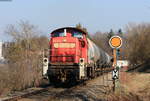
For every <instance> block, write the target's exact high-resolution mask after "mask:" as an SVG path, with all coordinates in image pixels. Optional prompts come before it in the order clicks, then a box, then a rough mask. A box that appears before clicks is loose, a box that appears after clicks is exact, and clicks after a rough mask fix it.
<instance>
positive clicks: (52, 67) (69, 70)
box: [48, 27, 88, 82]
mask: <svg viewBox="0 0 150 101" xmlns="http://www.w3.org/2000/svg"><path fill="white" fill-rule="evenodd" d="M49 44H50V57H49V67H48V75H49V78H50V81H53V80H52V78H56V79H60V80H61V81H63V82H66V80H68V79H70V78H71V79H72V78H73V79H75V80H79V79H81V78H84V77H85V76H86V73H85V64H86V63H87V61H88V60H87V44H88V43H87V39H86V33H85V32H84V31H82V30H80V29H77V28H72V27H65V28H60V29H57V30H55V31H53V32H52V33H51V39H50V43H49Z"/></svg>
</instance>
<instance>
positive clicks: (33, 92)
mask: <svg viewBox="0 0 150 101" xmlns="http://www.w3.org/2000/svg"><path fill="white" fill-rule="evenodd" d="M103 73H104V74H106V73H108V72H103ZM104 74H103V75H104ZM101 76H102V75H101ZM101 76H100V77H101ZM95 79H96V78H95ZM95 79H91V80H87V81H84V82H81V83H79V84H77V85H75V86H73V87H70V88H58V87H57V88H56V87H53V86H48V87H46V88H30V89H28V90H26V91H24V92H20V93H16V94H12V95H10V96H8V97H5V98H0V101H26V100H27V99H32V100H33V101H47V100H48V99H56V98H59V97H62V95H67V94H69V93H70V92H72V91H74V90H76V89H80V88H82V87H84V86H86V85H88V84H90V83H92V82H93V81H94V80H95ZM22 99H24V100H22ZM32 100H31V101H32Z"/></svg>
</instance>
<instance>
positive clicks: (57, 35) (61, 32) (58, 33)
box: [52, 31, 65, 37]
mask: <svg viewBox="0 0 150 101" xmlns="http://www.w3.org/2000/svg"><path fill="white" fill-rule="evenodd" d="M64 36H65V32H64V31H59V32H55V33H53V34H52V37H64Z"/></svg>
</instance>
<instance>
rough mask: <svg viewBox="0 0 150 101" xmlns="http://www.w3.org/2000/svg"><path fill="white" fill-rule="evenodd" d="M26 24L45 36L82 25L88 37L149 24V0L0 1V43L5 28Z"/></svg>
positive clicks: (3, 36)
mask: <svg viewBox="0 0 150 101" xmlns="http://www.w3.org/2000/svg"><path fill="white" fill-rule="evenodd" d="M19 20H25V21H26V20H28V21H30V23H32V24H35V25H37V26H38V27H39V29H40V30H42V31H43V32H44V34H45V35H48V34H49V33H50V32H51V31H52V30H54V29H55V28H59V27H64V26H75V25H76V24H77V23H79V22H80V23H81V24H83V25H84V26H85V27H86V28H87V29H88V31H89V32H90V33H95V32H96V31H102V32H104V31H109V30H110V29H111V28H112V29H114V30H118V29H119V28H122V29H123V28H125V26H126V25H127V24H128V23H129V22H134V23H142V22H150V0H12V1H10V2H4V0H3V1H1V0H0V40H3V41H6V40H9V38H8V36H6V35H4V33H3V32H4V30H5V27H6V25H8V24H16V23H17V22H19Z"/></svg>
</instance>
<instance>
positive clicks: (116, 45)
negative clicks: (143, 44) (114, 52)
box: [109, 36, 122, 48]
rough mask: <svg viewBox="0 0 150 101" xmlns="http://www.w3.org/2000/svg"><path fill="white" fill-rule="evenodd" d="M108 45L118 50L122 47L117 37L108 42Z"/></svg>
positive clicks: (120, 40)
mask: <svg viewBox="0 0 150 101" xmlns="http://www.w3.org/2000/svg"><path fill="white" fill-rule="evenodd" d="M109 45H110V46H111V47H112V48H120V47H121V46H122V39H121V37H119V36H113V37H111V38H110V40H109Z"/></svg>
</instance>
